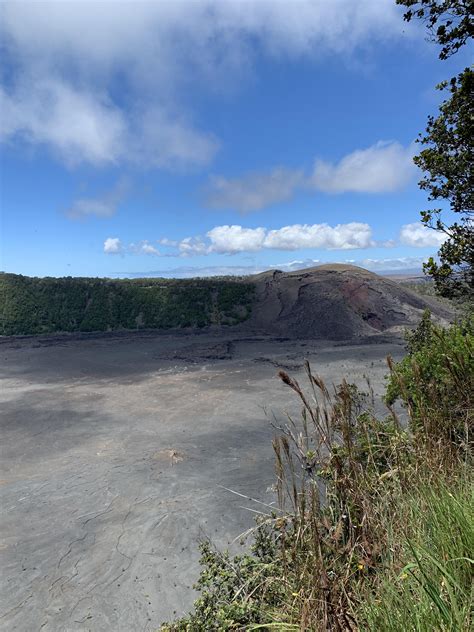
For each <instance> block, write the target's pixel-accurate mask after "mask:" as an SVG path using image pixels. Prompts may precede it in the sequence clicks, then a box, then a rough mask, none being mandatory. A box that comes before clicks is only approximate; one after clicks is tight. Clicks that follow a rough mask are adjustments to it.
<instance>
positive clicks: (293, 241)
mask: <svg viewBox="0 0 474 632" xmlns="http://www.w3.org/2000/svg"><path fill="white" fill-rule="evenodd" d="M372 245H374V242H373V240H372V229H371V228H370V226H369V225H368V224H363V223H360V222H350V223H349V224H338V225H337V226H334V227H332V226H329V225H328V224H293V225H292V226H284V227H283V228H280V229H278V230H271V231H269V232H268V233H267V235H266V238H265V242H264V246H265V248H275V249H278V250H299V249H302V248H320V249H324V250H351V249H355V248H369V247H370V246H372Z"/></svg>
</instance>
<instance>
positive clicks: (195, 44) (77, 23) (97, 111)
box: [0, 0, 402, 206]
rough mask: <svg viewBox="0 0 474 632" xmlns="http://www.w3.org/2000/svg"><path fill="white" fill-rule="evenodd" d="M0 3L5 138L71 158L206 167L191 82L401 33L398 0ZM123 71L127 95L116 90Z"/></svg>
mask: <svg viewBox="0 0 474 632" xmlns="http://www.w3.org/2000/svg"><path fill="white" fill-rule="evenodd" d="M0 12H1V16H0V17H1V20H0V25H1V26H0V29H1V31H0V37H1V39H2V43H3V47H2V54H3V55H4V59H5V61H6V62H7V63H8V62H11V63H10V67H11V68H13V69H14V72H13V73H12V74H11V75H9V76H8V81H4V82H3V88H2V101H3V105H2V132H1V135H2V138H3V139H4V140H12V139H16V140H18V139H19V138H20V139H21V140H22V142H24V143H29V144H33V145H42V146H46V147H49V148H51V150H52V151H54V152H55V153H56V154H57V155H58V156H59V157H60V158H61V159H62V160H65V161H66V162H67V163H68V164H70V165H76V164H79V163H82V162H86V163H91V164H93V165H96V166H101V165H110V164H119V163H120V164H123V163H124V162H125V163H126V162H129V161H132V162H134V163H137V164H139V165H140V166H144V167H158V168H173V169H174V168H183V167H186V166H193V165H194V166H196V165H197V166H202V165H204V164H207V163H209V161H211V160H212V158H213V156H214V155H215V152H216V151H217V149H218V141H217V139H216V138H214V137H213V135H212V134H210V133H209V132H208V131H207V130H201V129H200V128H199V125H196V124H195V122H194V121H193V116H192V113H191V112H192V103H187V102H186V98H185V97H183V95H184V94H185V90H184V89H183V88H184V87H188V86H189V84H190V83H192V82H194V81H200V82H201V83H204V82H205V84H206V86H207V87H208V89H209V90H221V89H222V87H223V86H225V85H229V86H230V85H232V86H235V85H238V84H239V83H241V81H243V80H244V79H245V77H246V76H247V75H249V74H251V71H252V67H253V60H254V59H255V57H256V56H257V55H262V54H263V55H266V56H269V57H280V58H281V57H290V58H300V57H303V56H306V57H307V58H310V59H312V60H314V59H318V58H321V57H324V56H328V55H330V56H334V55H339V56H341V57H342V58H343V59H349V58H353V57H354V55H355V53H356V52H357V51H358V50H363V49H365V48H367V46H368V45H370V44H371V43H372V42H374V41H380V40H386V39H388V38H392V37H397V36H399V34H400V33H401V30H402V22H401V20H400V9H399V8H398V7H396V6H395V5H394V3H393V1H392V0H365V1H364V2H361V3H358V2H354V1H353V0H334V1H333V2H314V1H313V0H300V1H299V2H298V6H297V10H295V7H294V6H293V4H292V3H287V2H261V1H260V0H249V1H248V2H245V3H242V2H240V1H238V0H229V1H226V2H222V1H221V0H203V1H202V2H193V1H186V0H182V1H179V2H178V1H177V2H121V3H119V4H118V5H117V3H116V2H112V1H105V2H82V1H80V0H76V1H74V0H71V1H69V2H56V1H50V2H29V3H28V7H27V10H25V4H24V3H22V2H4V3H2V4H1V6H0ZM7 74H8V73H5V77H6V76H7ZM117 76H120V77H121V78H122V80H123V82H124V83H125V85H126V86H127V98H126V99H120V100H119V99H116V98H115V97H114V94H115V88H116V78H117ZM144 104H146V105H144ZM253 204H255V203H253ZM251 206H252V203H251Z"/></svg>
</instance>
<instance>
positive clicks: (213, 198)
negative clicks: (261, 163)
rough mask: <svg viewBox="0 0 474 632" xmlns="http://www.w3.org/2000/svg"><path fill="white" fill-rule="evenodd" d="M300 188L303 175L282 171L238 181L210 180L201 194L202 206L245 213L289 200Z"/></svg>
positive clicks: (254, 175) (213, 178)
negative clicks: (203, 199) (202, 196)
mask: <svg viewBox="0 0 474 632" xmlns="http://www.w3.org/2000/svg"><path fill="white" fill-rule="evenodd" d="M303 185H304V176H303V171H295V170H291V169H285V168H283V167H276V168H275V169H272V170H271V171H268V172H267V173H249V174H246V175H245V176H243V177H242V178H233V179H229V178H223V177H219V176H213V177H212V178H211V180H210V182H209V185H208V187H207V190H206V192H205V202H206V205H207V206H208V207H209V208H214V209H235V210H237V211H239V212H240V213H249V212H251V211H259V210H261V209H262V208H265V207H267V206H270V205H272V204H278V203H279V202H284V201H285V200H288V199H290V198H291V197H292V196H293V194H294V191H295V190H296V189H297V188H298V187H301V186H303Z"/></svg>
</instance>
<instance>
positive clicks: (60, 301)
mask: <svg viewBox="0 0 474 632" xmlns="http://www.w3.org/2000/svg"><path fill="white" fill-rule="evenodd" d="M253 294H254V287H253V285H252V284H251V283H246V282H244V281H243V280H239V279H230V278H228V279H227V278H218V279H183V280H175V279H136V280H127V279H120V280H115V279H93V278H72V277H66V278H61V279H55V278H44V279H40V278H31V277H25V276H21V275H16V274H1V275H0V335H15V334H42V333H50V332H59V331H69V332H74V331H112V330H117V329H141V328H159V329H161V328H170V327H204V326H206V325H210V324H222V325H234V324H237V323H239V322H241V321H243V320H245V319H246V318H248V316H249V315H250V311H251V307H252V301H253Z"/></svg>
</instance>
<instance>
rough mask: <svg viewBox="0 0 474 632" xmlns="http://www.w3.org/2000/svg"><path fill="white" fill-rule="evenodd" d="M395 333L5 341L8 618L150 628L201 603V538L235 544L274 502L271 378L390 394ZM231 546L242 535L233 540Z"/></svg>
mask: <svg viewBox="0 0 474 632" xmlns="http://www.w3.org/2000/svg"><path fill="white" fill-rule="evenodd" d="M388 353H390V354H392V355H393V356H394V357H395V358H396V359H397V358H399V357H401V356H402V354H403V345H402V344H401V343H400V341H397V340H396V339H394V340H393V341H392V342H390V341H387V339H385V341H383V339H381V341H380V342H379V343H378V344H377V343H375V344H366V345H337V344H335V343H329V342H324V341H311V340H294V341H291V340H285V339H281V338H280V339H275V338H270V337H265V336H259V337H252V336H249V337H244V335H241V336H240V337H239V336H237V337H236V334H235V333H234V334H232V333H229V334H228V335H223V334H219V335H212V334H208V333H203V334H199V335H196V334H180V335H173V334H157V333H146V332H144V333H138V334H121V335H111V336H102V337H97V336H89V337H88V336H77V337H74V336H56V337H49V338H25V339H8V340H7V339H2V340H1V341H0V377H1V380H2V385H1V389H0V402H1V404H0V405H1V410H2V414H1V433H2V436H1V446H2V447H1V469H2V471H1V473H0V479H1V480H0V492H1V509H2V534H3V539H2V542H1V544H0V556H1V559H0V565H1V566H0V568H1V572H0V587H1V588H0V595H1V598H0V603H1V612H0V627H1V629H2V630H8V631H12V630H21V631H25V632H33V631H35V630H42V631H43V632H48V631H53V630H54V631H79V630H81V631H82V630H93V631H94V632H100V631H104V632H105V631H107V632H110V630H115V631H123V632H131V631H135V630H140V631H152V630H156V629H157V628H158V626H159V624H160V623H161V622H162V621H163V620H168V619H170V618H172V617H174V616H176V615H181V614H184V613H185V612H186V611H187V610H188V609H189V608H190V607H191V605H192V601H193V598H194V596H195V595H194V593H193V590H192V584H193V583H194V582H195V580H196V579H197V576H198V571H199V565H198V559H199V552H198V542H199V540H200V539H202V538H211V540H212V541H213V542H214V543H215V544H216V545H217V546H219V547H225V546H228V545H229V544H230V543H232V542H233V541H234V539H235V538H238V536H239V535H240V534H241V533H243V532H244V531H245V530H246V529H248V528H249V527H252V525H253V524H254V514H253V513H252V511H250V510H249V509H256V508H258V506H257V505H255V504H254V503H252V502H251V501H250V500H245V499H243V498H242V497H241V496H238V495H236V494H233V493H231V492H230V491H228V490H234V491H236V492H239V494H243V495H244V496H249V497H252V498H256V499H260V500H262V499H263V500H265V501H266V502H272V501H273V494H272V484H273V481H274V476H273V455H272V447H271V438H272V435H273V433H274V431H273V428H272V426H271V421H272V420H273V415H275V416H276V418H277V420H278V419H283V417H284V414H285V412H290V413H292V414H294V415H297V414H298V405H297V402H296V400H295V399H294V397H293V395H292V393H291V392H290V391H289V389H288V388H286V387H285V386H284V385H283V384H282V383H281V382H280V380H279V379H278V378H277V377H276V373H277V371H278V369H279V368H280V367H281V368H285V370H287V371H288V372H289V373H290V374H291V375H292V376H294V377H296V378H297V379H299V380H301V382H302V383H304V376H303V366H302V365H303V360H304V358H308V359H309V361H310V362H311V365H312V367H313V369H314V371H315V372H317V373H319V374H320V375H321V376H323V377H324V379H325V380H326V381H327V382H328V383H331V382H339V381H341V379H342V378H343V377H345V378H347V379H348V380H350V381H355V382H358V383H360V384H363V382H364V378H363V375H364V374H365V375H367V376H368V377H369V378H370V380H371V382H372V385H373V387H374V390H375V393H376V394H380V393H381V392H382V390H383V377H384V375H385V374H386V373H387V369H386V361H385V358H386V356H387V354H388ZM231 546H232V548H233V549H234V550H237V549H239V547H240V545H239V544H238V543H233V544H231Z"/></svg>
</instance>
